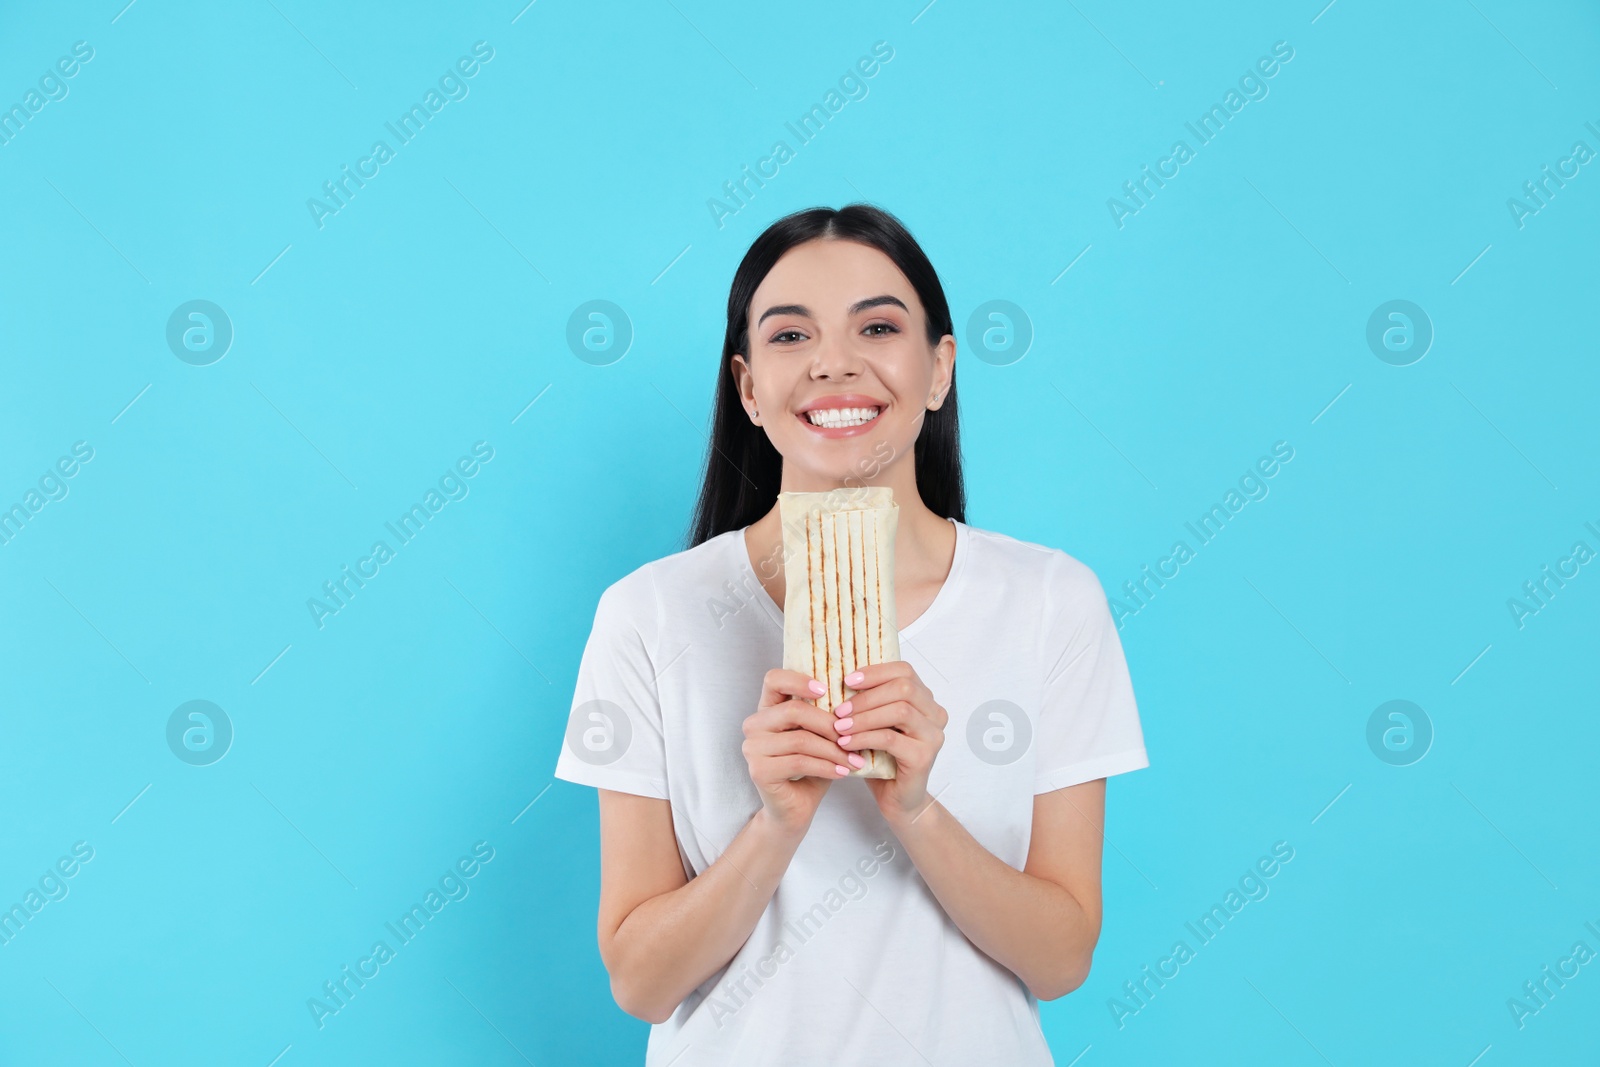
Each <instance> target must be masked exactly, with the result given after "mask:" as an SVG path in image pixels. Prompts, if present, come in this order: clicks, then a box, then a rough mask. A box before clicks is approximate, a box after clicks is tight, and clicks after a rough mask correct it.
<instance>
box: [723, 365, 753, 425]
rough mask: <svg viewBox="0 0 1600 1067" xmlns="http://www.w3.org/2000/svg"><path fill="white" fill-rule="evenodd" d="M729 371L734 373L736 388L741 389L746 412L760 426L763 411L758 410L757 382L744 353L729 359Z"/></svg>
mask: <svg viewBox="0 0 1600 1067" xmlns="http://www.w3.org/2000/svg"><path fill="white" fill-rule="evenodd" d="M728 372H729V373H730V374H732V375H733V384H734V388H736V389H737V390H739V402H740V403H741V404H742V405H744V410H745V414H747V415H749V416H750V421H751V422H753V423H755V424H756V425H757V426H760V425H761V413H760V412H759V411H757V410H756V383H755V378H754V377H753V376H752V375H751V373H750V364H749V363H747V362H745V358H744V356H743V355H742V354H739V353H735V354H734V356H733V358H732V359H731V360H729V361H728Z"/></svg>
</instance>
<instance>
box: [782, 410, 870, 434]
mask: <svg viewBox="0 0 1600 1067" xmlns="http://www.w3.org/2000/svg"><path fill="white" fill-rule="evenodd" d="M882 413H883V409H882V408H879V407H860V408H813V409H812V410H810V411H807V412H805V413H803V414H802V415H801V416H800V417H801V418H803V419H805V420H806V421H807V422H809V423H810V424H811V425H813V426H818V427H821V428H823V429H841V430H842V429H848V428H850V427H854V426H865V425H867V424H868V423H869V422H872V421H873V420H875V419H876V418H877V417H878V416H879V415H881V414H882Z"/></svg>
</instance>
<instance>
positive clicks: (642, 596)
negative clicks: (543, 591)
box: [600, 530, 739, 615]
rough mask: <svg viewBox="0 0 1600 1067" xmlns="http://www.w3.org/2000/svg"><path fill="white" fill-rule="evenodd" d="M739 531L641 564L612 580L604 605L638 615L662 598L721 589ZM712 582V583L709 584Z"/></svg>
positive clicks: (603, 601)
mask: <svg viewBox="0 0 1600 1067" xmlns="http://www.w3.org/2000/svg"><path fill="white" fill-rule="evenodd" d="M738 534H739V531H738V530H732V531H729V532H728V533H724V534H720V535H718V536H716V537H713V538H710V539H708V540H705V541H702V542H701V543H700V544H698V545H695V546H694V547H692V548H686V549H684V550H682V551H679V552H673V553H670V554H668V555H665V556H661V557H660V558H658V559H653V560H650V561H648V562H646V563H641V564H639V565H638V566H637V567H635V568H633V569H632V570H631V571H628V572H627V573H626V574H624V575H623V576H622V577H620V578H618V579H617V580H616V581H614V582H612V583H611V584H610V585H608V586H607V587H606V588H605V591H604V592H602V593H601V594H600V603H601V606H602V607H613V606H615V607H617V608H619V609H625V610H627V611H628V612H629V613H630V614H634V615H637V614H638V613H639V612H640V611H642V610H643V609H646V608H649V609H651V610H652V611H654V609H655V608H656V606H657V605H658V604H659V603H660V602H661V601H662V600H669V601H670V600H673V599H676V598H679V597H682V596H684V595H685V594H686V593H689V592H692V591H695V590H699V589H706V588H711V589H717V588H720V587H721V585H722V583H723V582H724V581H725V580H727V579H728V577H729V575H728V574H726V573H724V572H725V571H727V569H728V566H727V556H726V553H727V550H728V539H729V538H731V537H735V536H738ZM708 583H709V584H708Z"/></svg>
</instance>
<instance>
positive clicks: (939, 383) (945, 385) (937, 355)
mask: <svg viewBox="0 0 1600 1067" xmlns="http://www.w3.org/2000/svg"><path fill="white" fill-rule="evenodd" d="M955 367H956V339H955V338H954V337H952V336H951V335H949V334H945V335H944V336H943V337H941V338H939V343H938V344H936V345H934V346H933V387H932V389H931V390H930V391H929V395H928V410H929V411H938V410H939V409H940V408H941V407H943V406H944V398H945V396H946V394H948V393H949V392H950V382H951V379H952V378H954V377H955Z"/></svg>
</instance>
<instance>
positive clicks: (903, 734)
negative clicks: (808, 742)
mask: <svg viewBox="0 0 1600 1067" xmlns="http://www.w3.org/2000/svg"><path fill="white" fill-rule="evenodd" d="M844 684H845V685H847V686H849V687H850V688H852V689H854V690H856V694H855V696H853V697H851V698H850V699H849V700H847V701H845V702H844V703H843V704H840V705H839V706H838V707H837V708H835V709H834V714H835V716H836V721H835V722H834V724H833V726H834V730H835V732H836V733H837V734H838V735H839V744H840V745H841V746H842V747H843V748H844V749H845V751H847V752H854V751H856V750H859V749H864V748H872V749H877V750H879V751H881V752H887V753H889V755H891V756H893V757H894V761H895V764H896V765H897V766H896V771H895V777H893V778H868V779H867V788H869V789H871V790H872V796H873V798H874V799H875V800H877V802H878V810H879V811H880V812H882V813H883V817H884V820H885V821H886V822H888V823H889V825H890V826H891V827H892V826H895V825H896V824H897V823H903V822H906V821H908V820H911V819H915V818H916V817H917V816H918V815H920V814H922V810H923V809H924V808H926V807H927V806H928V803H929V800H928V772H929V771H931V770H932V769H933V761H934V757H936V756H938V754H939V749H940V748H942V747H943V746H944V727H945V724H946V723H948V722H949V721H950V716H949V715H948V714H946V713H945V710H944V708H942V707H940V706H939V703H938V701H936V700H934V699H933V693H931V692H930V691H929V690H928V687H927V686H925V685H923V684H922V679H921V678H918V677H917V672H916V670H915V669H914V668H913V667H912V666H911V664H909V663H907V662H906V661H905V660H889V661H887V662H884V663H874V664H872V665H871V666H869V667H863V668H861V670H859V671H857V672H856V673H855V674H852V675H849V676H847V677H846V678H845V680H844Z"/></svg>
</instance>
